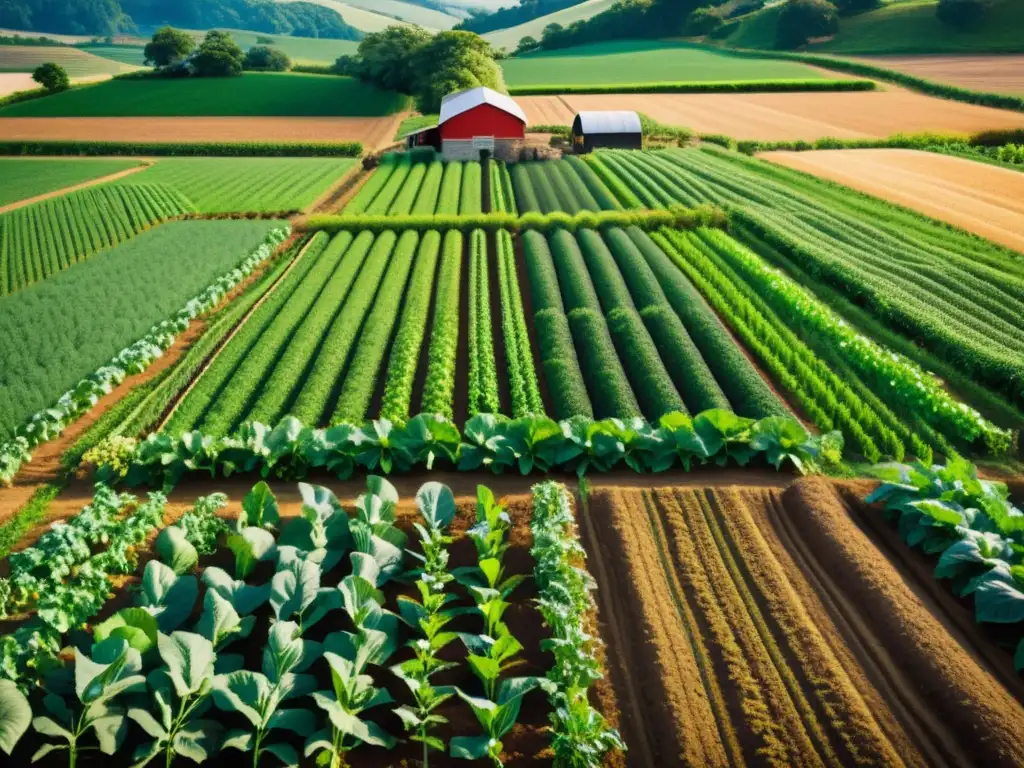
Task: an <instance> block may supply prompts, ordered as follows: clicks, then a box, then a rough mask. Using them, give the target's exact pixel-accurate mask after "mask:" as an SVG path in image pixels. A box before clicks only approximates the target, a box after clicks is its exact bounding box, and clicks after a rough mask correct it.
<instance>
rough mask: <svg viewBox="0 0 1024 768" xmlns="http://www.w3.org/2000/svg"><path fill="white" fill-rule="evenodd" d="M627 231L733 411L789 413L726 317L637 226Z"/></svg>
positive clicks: (758, 415) (759, 415) (751, 414)
mask: <svg viewBox="0 0 1024 768" xmlns="http://www.w3.org/2000/svg"><path fill="white" fill-rule="evenodd" d="M629 235H630V238H631V239H632V240H633V242H634V243H635V244H636V246H637V248H639V250H640V252H641V254H643V257H644V259H645V260H646V261H647V263H648V265H649V266H650V267H651V270H652V271H653V272H654V273H655V275H656V276H657V278H658V282H659V283H660V284H661V287H662V289H663V290H664V291H665V296H666V298H667V299H668V302H669V304H671V306H672V309H673V310H675V312H676V314H677V315H678V316H679V319H680V320H682V321H683V325H684V326H685V327H686V331H687V332H688V333H689V335H690V338H691V339H692V340H693V342H694V344H696V346H697V348H698V349H699V350H700V353H701V356H702V357H703V358H704V360H705V362H706V363H707V364H708V367H709V368H710V370H711V372H712V373H713V374H714V377H715V380H716V381H717V382H718V383H719V385H721V387H722V390H723V391H724V392H725V394H726V396H727V397H728V398H729V402H730V403H732V407H733V409H734V410H735V411H736V412H737V413H738V414H740V415H742V416H747V417H750V418H764V417H766V416H787V415H790V414H789V409H788V408H786V406H785V405H784V404H783V403H782V401H781V400H780V399H779V398H778V396H776V394H775V393H774V392H773V391H772V389H771V387H769V386H768V384H767V382H765V380H764V379H763V378H762V377H761V375H760V374H759V373H758V372H757V370H756V369H755V368H754V367H753V365H751V363H750V361H749V360H748V359H747V356H746V355H744V354H743V350H741V349H740V348H739V347H738V346H737V345H736V342H735V341H734V340H733V338H732V335H731V334H730V333H729V331H728V330H727V329H726V328H725V326H724V325H722V321H721V320H719V319H718V317H717V316H716V315H715V313H714V311H713V310H712V309H711V307H709V306H708V304H707V302H706V301H705V300H704V298H703V297H702V296H701V295H700V293H699V292H698V291H697V289H695V288H694V287H693V284H692V283H690V281H689V280H687V279H686V277H685V276H684V275H683V273H682V272H680V271H679V269H678V268H677V267H676V266H675V265H674V264H673V263H672V261H671V260H670V259H669V258H668V256H666V255H665V254H664V252H662V250H661V249H660V248H659V247H658V246H657V245H656V244H655V243H654V241H652V240H651V239H650V237H648V235H647V234H646V233H644V232H642V231H640V230H639V229H630V231H629Z"/></svg>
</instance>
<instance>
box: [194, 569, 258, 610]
mask: <svg viewBox="0 0 1024 768" xmlns="http://www.w3.org/2000/svg"><path fill="white" fill-rule="evenodd" d="M203 583H204V584H206V586H207V587H209V588H210V589H212V590H213V591H214V592H216V593H217V594H219V595H220V596H221V597H223V598H224V599H225V600H227V601H229V602H230V603H231V605H232V607H234V609H235V610H236V611H238V615H239V616H248V615H249V614H250V613H252V612H253V611H255V610H256V609H257V608H259V607H260V606H261V605H263V604H264V603H265V602H267V600H269V599H270V584H261V585H260V586H253V585H251V584H247V583H246V582H245V581H244V580H242V579H238V580H235V579H232V578H231V576H230V575H229V574H228V573H227V572H226V571H224V570H222V569H221V568H217V567H214V566H211V567H210V568H207V569H205V570H204V571H203Z"/></svg>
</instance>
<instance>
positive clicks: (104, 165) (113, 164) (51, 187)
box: [0, 158, 139, 205]
mask: <svg viewBox="0 0 1024 768" xmlns="http://www.w3.org/2000/svg"><path fill="white" fill-rule="evenodd" d="M138 164H139V162H138V161H137V160H23V159H18V158H12V159H5V160H0V178H2V179H3V180H4V183H3V185H0V205H8V204H10V203H16V202H18V201H19V200H27V199H29V198H30V197H35V196H36V195H43V194H46V193H47V192H55V191H57V190H59V189H64V188H65V187H72V186H74V185H76V184H81V183H83V182H86V181H89V180H91V179H99V178H102V177H103V176H109V175H110V174H112V173H117V172H118V171H125V170H127V169H129V168H133V167H134V166H136V165H138Z"/></svg>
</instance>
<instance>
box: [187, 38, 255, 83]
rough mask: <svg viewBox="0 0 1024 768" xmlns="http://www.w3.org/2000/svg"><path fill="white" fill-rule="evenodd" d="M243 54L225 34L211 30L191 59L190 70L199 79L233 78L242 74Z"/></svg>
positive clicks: (236, 44)
mask: <svg viewBox="0 0 1024 768" xmlns="http://www.w3.org/2000/svg"><path fill="white" fill-rule="evenodd" d="M244 59H245V54H244V53H242V49H241V48H239V47H238V43H236V42H235V41H234V39H233V38H232V37H231V35H229V34H228V33H227V32H221V31H219V30H216V29H213V30H210V31H209V32H207V33H206V37H205V38H204V39H203V42H202V43H201V44H200V45H199V48H198V49H197V50H196V53H195V56H193V57H192V68H193V70H194V71H195V74H196V75H198V76H199V77H233V76H235V75H240V74H242V61H243V60H244Z"/></svg>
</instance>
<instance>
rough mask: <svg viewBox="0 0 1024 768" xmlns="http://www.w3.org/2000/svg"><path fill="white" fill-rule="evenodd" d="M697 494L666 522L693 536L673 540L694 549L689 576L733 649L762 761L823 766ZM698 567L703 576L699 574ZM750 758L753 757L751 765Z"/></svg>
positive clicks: (684, 498) (687, 496)
mask: <svg viewBox="0 0 1024 768" xmlns="http://www.w3.org/2000/svg"><path fill="white" fill-rule="evenodd" d="M698 493H699V492H694V491H688V492H686V493H681V494H677V498H678V500H679V503H680V509H681V512H682V515H681V518H676V519H672V518H673V516H668V519H667V520H666V523H667V525H668V526H669V528H670V529H671V528H672V527H674V526H679V525H681V524H684V525H685V526H686V530H687V531H688V532H689V536H686V537H684V536H682V535H677V536H676V537H675V538H674V541H676V542H677V543H684V544H691V545H692V548H693V549H692V555H691V557H692V558H693V559H694V560H695V562H696V566H694V565H690V566H688V571H690V572H691V573H693V574H694V575H693V578H694V580H695V582H696V583H698V584H700V586H701V589H699V590H698V593H697V594H698V599H699V601H700V609H701V610H702V611H703V612H704V613H705V614H709V615H710V614H715V615H717V620H716V624H717V626H718V627H720V629H719V637H718V642H719V643H721V644H722V645H723V646H724V647H732V649H733V654H734V658H733V662H732V672H733V674H735V675H736V676H737V679H738V680H739V681H741V684H742V685H743V686H744V687H745V691H746V701H745V705H744V714H745V716H746V719H747V721H748V722H749V723H750V725H751V727H752V728H753V729H754V730H755V732H757V733H758V734H759V735H760V737H761V739H762V742H763V743H762V745H761V746H760V748H759V749H758V753H759V757H763V758H764V759H766V760H767V761H768V762H769V763H771V764H774V765H792V764H800V765H824V761H823V760H822V757H821V756H820V755H819V753H818V751H817V750H816V749H815V747H814V744H813V743H812V741H811V739H810V738H809V737H808V734H807V732H806V730H805V727H804V724H803V722H802V720H801V718H800V714H799V712H798V711H797V708H796V706H795V703H794V702H793V700H792V698H791V697H790V692H789V691H788V690H787V687H786V685H785V682H784V681H783V679H782V677H781V675H780V670H779V669H778V668H777V667H776V665H775V663H774V662H773V659H772V658H771V656H770V654H769V653H768V651H767V649H766V648H765V645H764V642H763V639H762V637H761V633H759V632H758V628H757V626H756V624H755V622H754V620H753V617H752V616H751V614H750V612H749V610H748V606H746V605H745V604H744V601H743V597H742V595H741V593H740V585H738V584H737V583H736V581H735V580H734V579H733V577H732V574H730V572H729V569H728V566H727V565H726V563H725V562H724V560H723V555H722V553H721V551H720V550H719V548H718V545H717V543H716V542H715V540H714V536H713V534H712V532H711V530H710V528H709V526H708V524H707V520H706V518H705V514H704V510H703V509H702V506H701V503H700V498H699V496H698ZM684 521H685V522H684ZM697 568H699V572H698V573H694V571H695V570H696V569H697ZM698 580H699V581H698ZM736 654H738V656H737V655H736ZM751 759H752V756H749V755H748V761H749V760H751Z"/></svg>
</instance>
